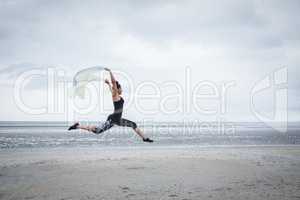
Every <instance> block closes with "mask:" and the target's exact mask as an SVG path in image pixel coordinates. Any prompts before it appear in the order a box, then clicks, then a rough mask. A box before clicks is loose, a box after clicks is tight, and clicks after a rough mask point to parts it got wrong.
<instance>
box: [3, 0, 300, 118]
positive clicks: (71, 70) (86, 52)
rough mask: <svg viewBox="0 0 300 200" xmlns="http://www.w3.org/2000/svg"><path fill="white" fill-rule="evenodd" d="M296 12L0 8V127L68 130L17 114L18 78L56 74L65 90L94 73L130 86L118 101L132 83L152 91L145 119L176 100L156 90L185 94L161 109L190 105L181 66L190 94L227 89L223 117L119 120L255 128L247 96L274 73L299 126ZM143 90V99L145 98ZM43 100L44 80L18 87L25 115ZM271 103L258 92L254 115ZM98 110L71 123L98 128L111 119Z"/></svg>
mask: <svg viewBox="0 0 300 200" xmlns="http://www.w3.org/2000/svg"><path fill="white" fill-rule="evenodd" d="M299 10H300V1H297V0H294V1H292V0H290V1H280V0H278V1H276V0H270V1H266V0H257V1H240V0H236V1H214V0H208V1H198V0H194V1H176V0H172V1H146V0H139V1H138V0H136V1H135V0H133V1H96V0H95V1H75V0H72V1H71V0H70V1H65V0H26V1H23V0H0V44H1V45H0V80H1V81H0V90H1V93H2V95H1V105H0V109H1V113H0V120H69V118H68V117H66V112H63V113H60V114H51V113H48V114H41V115H32V114H28V113H26V112H25V113H24V111H22V110H21V109H20V108H19V107H18V105H17V104H16V102H15V97H14V93H13V91H14V90H13V88H14V81H15V80H16V79H17V78H18V76H20V74H21V73H22V72H24V71H28V70H30V69H33V68H34V69H40V70H45V69H47V67H54V68H55V70H64V71H65V75H66V76H65V77H61V79H64V80H70V79H71V78H70V77H72V76H73V75H74V74H75V73H76V72H77V71H78V70H80V69H83V68H86V67H90V66H95V65H104V66H107V67H110V68H112V69H113V70H116V71H122V72H124V73H125V74H127V75H128V76H129V77H131V81H132V83H133V90H129V86H128V85H126V84H128V83H127V82H126V81H125V82H124V81H123V88H124V96H125V97H127V99H128V98H129V96H130V95H131V96H132V95H134V94H136V92H137V88H138V86H139V85H140V84H141V83H143V82H145V81H146V82H147V81H148V82H149V81H151V83H154V84H156V85H157V86H158V88H159V89H160V90H161V94H160V97H158V99H156V100H151V99H148V100H147V99H146V100H145V102H142V103H141V104H142V106H145V107H144V108H145V109H150V110H151V109H154V110H155V109H156V108H157V105H156V104H157V103H158V101H159V102H161V101H163V99H164V97H166V96H167V95H168V94H169V93H170V92H173V93H174V92H175V93H176V90H175V89H174V87H173V88H172V86H170V87H168V86H166V85H164V83H166V82H176V83H178V84H179V85H180V86H182V87H183V88H185V90H184V91H185V93H180V95H179V96H180V97H174V98H175V99H176V98H178V99H181V100H182V102H181V103H180V102H179V104H177V103H178V102H176V101H172V100H170V99H169V100H168V101H166V104H167V105H168V106H169V107H168V109H170V110H176V108H178V107H180V106H182V107H185V106H186V105H192V103H191V102H190V101H189V100H188V98H187V97H190V98H193V97H192V94H191V93H188V92H187V91H186V87H185V86H186V77H185V72H186V68H187V66H189V70H190V80H189V81H190V85H189V89H191V90H192V89H193V88H195V86H196V85H197V83H200V82H201V81H208V82H210V83H212V84H214V85H216V86H221V85H222V84H223V83H227V82H234V83H235V85H234V86H232V87H230V88H229V89H228V92H227V93H226V94H227V99H226V112H225V113H221V111H220V110H217V112H216V113H215V114H209V115H208V114H204V113H201V112H198V111H197V109H196V108H194V107H193V105H192V106H191V110H190V111H189V112H186V111H184V109H183V110H182V111H178V112H175V113H172V114H168V113H164V112H160V110H159V109H157V110H156V111H157V112H156V113H153V114H149V113H143V112H140V111H139V109H138V108H137V107H136V104H135V103H134V102H133V103H130V104H127V105H126V106H127V107H126V109H127V110H126V113H125V114H124V116H127V117H128V118H131V119H133V120H143V119H149V120H184V119H188V120H194V119H195V120H199V119H200V120H215V119H217V118H224V119H225V120H227V121H231V120H240V121H247V120H257V118H256V117H255V116H254V114H253V111H252V110H251V108H250V107H251V106H249V105H250V98H251V91H252V90H251V89H252V88H253V87H255V84H257V83H258V82H259V81H260V80H262V79H264V78H265V77H268V76H269V75H272V74H273V73H275V72H276V70H277V69H279V68H282V67H287V70H288V96H287V97H288V114H289V119H290V120H300V92H299V89H300V80H299V75H300V68H299V66H300V65H299V64H300V46H299V44H300V15H299ZM121 79H122V78H121ZM206 89H207V88H206ZM281 89H282V88H281ZM143 90H144V92H150V93H151V89H149V88H148V89H147V88H144V89H143ZM203 90H205V89H203ZM208 90H209V89H208ZM105 91H106V92H107V90H105ZM152 92H153V91H152ZM200 92H203V91H200ZM206 92H207V91H206ZM46 93H47V80H46V76H45V77H42V76H41V77H38V78H36V79H33V80H31V81H30V82H29V83H27V87H25V89H24V91H23V93H22V95H23V97H24V101H25V103H26V105H30V106H31V107H44V106H45V105H47V103H45V102H46V100H47V98H46V96H45V94H46ZM273 94H274V91H272V90H271V89H270V90H266V92H265V94H261V95H260V94H259V95H258V97H257V98H256V99H255V103H256V105H255V106H256V108H257V109H259V110H261V112H262V113H265V114H266V116H268V115H269V116H271V115H270V114H271V113H272V112H273V111H274V106H273V104H274V105H275V104H276V99H274V95H273ZM97 100H98V99H97ZM62 101H63V102H54V104H61V105H64V104H66V102H65V101H67V100H66V99H65V100H62ZM99 101H105V102H107V103H104V104H106V105H107V108H108V110H107V111H106V112H103V113H99V112H97V111H96V110H94V111H91V112H90V113H87V114H85V115H80V116H79V115H78V116H75V118H77V119H88V120H102V119H105V115H107V114H108V113H109V112H110V111H109V108H111V109H112V107H111V102H109V101H110V99H109V97H108V96H107V93H105V98H104V100H103V99H102V100H101V99H100V100H99ZM127 102H128V101H127ZM48 103H49V102H48ZM218 103H219V102H218V100H216V99H209V98H208V99H205V98H203V99H200V101H199V104H200V105H201V106H202V108H205V109H208V108H209V109H217V108H216V107H217V106H216V105H219V104H218ZM109 106H110V107H109ZM138 106H140V105H138ZM278 109H284V106H283V107H282V108H281V107H280V108H278ZM71 120H73V119H71Z"/></svg>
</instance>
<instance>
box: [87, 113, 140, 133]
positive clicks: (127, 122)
mask: <svg viewBox="0 0 300 200" xmlns="http://www.w3.org/2000/svg"><path fill="white" fill-rule="evenodd" d="M114 125H118V126H125V127H131V128H133V129H136V128H137V125H136V123H135V122H133V121H130V120H128V119H125V118H121V119H116V118H114V116H112V115H110V116H109V117H108V118H107V120H106V122H105V123H104V124H102V125H101V126H97V127H96V128H95V130H94V131H93V132H94V133H95V134H100V133H102V132H104V131H106V130H108V129H110V128H111V127H113V126H114Z"/></svg>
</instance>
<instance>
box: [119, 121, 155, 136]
mask: <svg viewBox="0 0 300 200" xmlns="http://www.w3.org/2000/svg"><path fill="white" fill-rule="evenodd" d="M118 125H120V126H126V127H131V128H132V129H133V130H134V132H135V133H136V134H138V135H139V136H140V137H141V138H142V139H143V141H144V142H153V141H152V140H150V139H149V138H146V137H145V136H144V133H143V131H142V130H141V129H139V128H138V127H137V125H136V123H135V122H133V121H130V120H128V119H124V118H121V120H120V124H118Z"/></svg>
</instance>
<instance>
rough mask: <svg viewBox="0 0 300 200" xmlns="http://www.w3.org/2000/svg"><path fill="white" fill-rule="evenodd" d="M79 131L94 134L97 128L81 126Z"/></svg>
mask: <svg viewBox="0 0 300 200" xmlns="http://www.w3.org/2000/svg"><path fill="white" fill-rule="evenodd" d="M78 128H79V129H82V130H86V131H90V132H94V131H95V130H96V126H84V125H79V126H78Z"/></svg>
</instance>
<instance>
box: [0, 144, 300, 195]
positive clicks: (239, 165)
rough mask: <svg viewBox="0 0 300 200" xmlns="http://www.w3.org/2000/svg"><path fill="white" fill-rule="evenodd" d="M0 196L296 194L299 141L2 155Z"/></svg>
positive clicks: (299, 192)
mask: <svg viewBox="0 0 300 200" xmlns="http://www.w3.org/2000/svg"><path fill="white" fill-rule="evenodd" d="M0 158H1V163H0V199H7V200H8V199H27V200H28V199H36V200H38V199H39V200H40V199H49V200H50V199H51V200H53V199H59V200H63V199H64V200H66V199H107V200H111V199H180V200H188V199H212V200H215V199H272V200H274V199H278V200H279V199H280V200H283V199H300V146H248V147H246V146H243V147H242V146H241V147H237V146H235V147H222V146H219V147H178V148H171V147H165V148H157V147H155V148H151V147H150V146H149V148H110V149H75V148H74V149H71V148H66V149H64V148H61V149H38V150H37V149H33V150H30V149H27V150H22V151H21V150H17V151H14V150H5V151H1V153H0Z"/></svg>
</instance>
